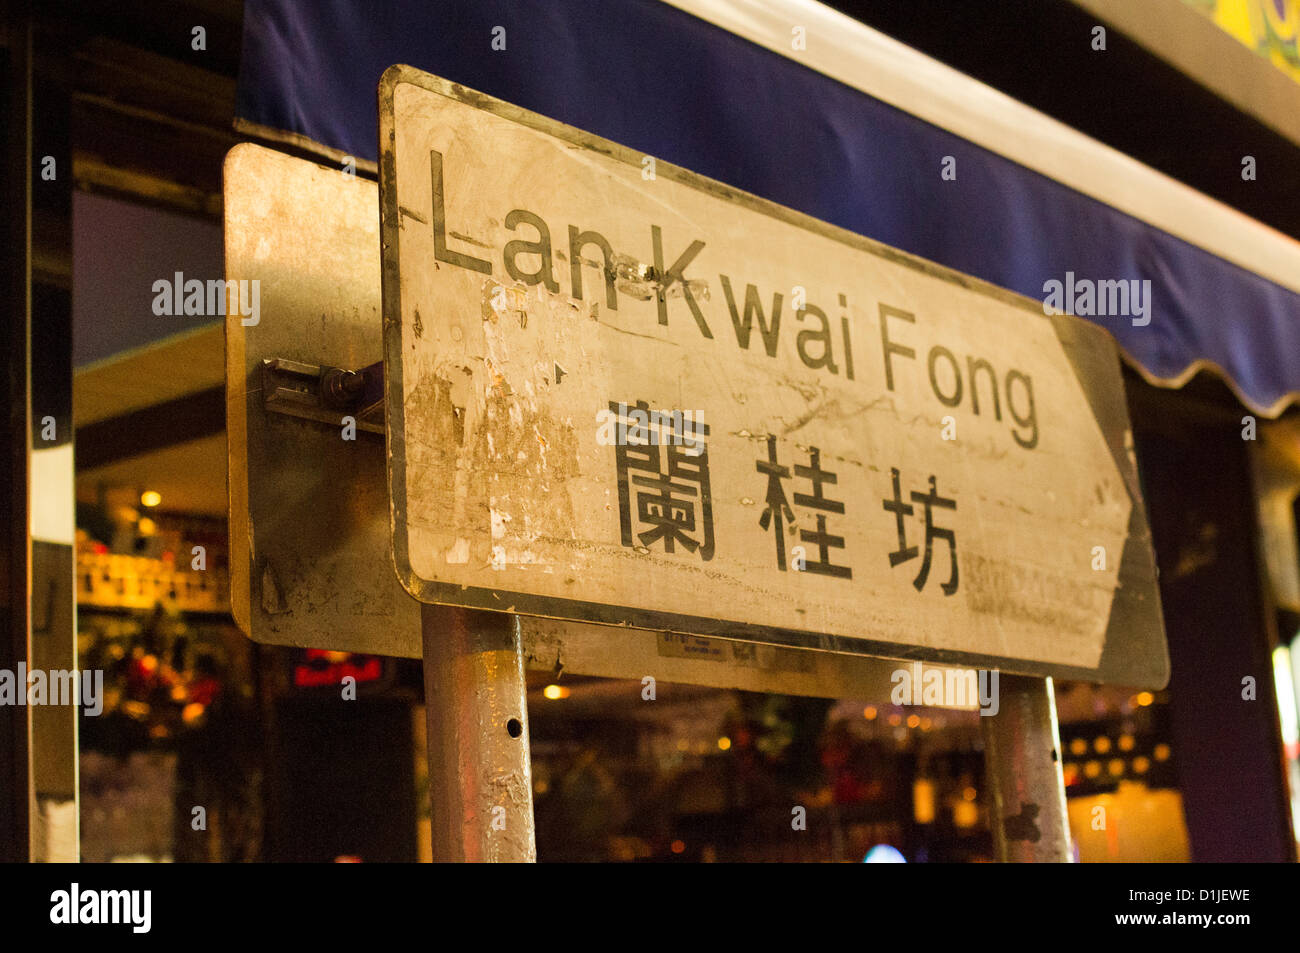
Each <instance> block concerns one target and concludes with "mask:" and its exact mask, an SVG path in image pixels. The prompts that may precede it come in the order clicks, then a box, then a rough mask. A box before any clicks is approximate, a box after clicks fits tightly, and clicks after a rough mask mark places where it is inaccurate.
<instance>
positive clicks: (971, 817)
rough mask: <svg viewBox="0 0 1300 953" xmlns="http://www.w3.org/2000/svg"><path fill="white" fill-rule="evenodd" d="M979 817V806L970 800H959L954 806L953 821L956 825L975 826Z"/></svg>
mask: <svg viewBox="0 0 1300 953" xmlns="http://www.w3.org/2000/svg"><path fill="white" fill-rule="evenodd" d="M979 819H980V809H979V807H978V806H977V805H975V804H972V803H970V802H969V801H958V802H957V803H956V804H954V805H953V806H952V823H953V825H954V826H956V827H974V826H975V825H976V824H978V823H979Z"/></svg>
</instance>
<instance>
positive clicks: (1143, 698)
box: [1138, 692, 1156, 708]
mask: <svg viewBox="0 0 1300 953" xmlns="http://www.w3.org/2000/svg"><path fill="white" fill-rule="evenodd" d="M1155 700H1156V696H1155V695H1152V694H1151V693H1150V692H1138V704H1139V705H1141V706H1142V707H1143V708H1146V707H1147V705H1150V704H1151V703H1152V702H1153V701H1155Z"/></svg>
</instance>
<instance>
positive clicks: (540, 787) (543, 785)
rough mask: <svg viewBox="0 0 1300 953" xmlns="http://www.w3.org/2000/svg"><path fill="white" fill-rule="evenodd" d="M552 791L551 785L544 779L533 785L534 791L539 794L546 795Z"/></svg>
mask: <svg viewBox="0 0 1300 953" xmlns="http://www.w3.org/2000/svg"><path fill="white" fill-rule="evenodd" d="M550 789H551V786H550V784H548V783H547V782H546V781H545V780H543V779H542V778H538V779H537V781H536V782H535V783H534V784H533V790H534V791H536V792H537V793H538V794H545V793H546V792H547V791H549V790H550Z"/></svg>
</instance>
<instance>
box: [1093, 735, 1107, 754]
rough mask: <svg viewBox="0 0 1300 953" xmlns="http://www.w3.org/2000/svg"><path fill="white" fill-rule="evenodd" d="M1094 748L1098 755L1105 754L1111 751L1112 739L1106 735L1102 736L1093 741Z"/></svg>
mask: <svg viewBox="0 0 1300 953" xmlns="http://www.w3.org/2000/svg"><path fill="white" fill-rule="evenodd" d="M1092 746H1093V748H1095V749H1096V751H1097V754H1105V753H1106V752H1107V751H1109V750H1110V739H1109V738H1107V737H1106V736H1105V735H1101V736H1100V737H1097V738H1094V739H1093V740H1092Z"/></svg>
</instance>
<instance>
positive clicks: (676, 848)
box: [669, 840, 686, 854]
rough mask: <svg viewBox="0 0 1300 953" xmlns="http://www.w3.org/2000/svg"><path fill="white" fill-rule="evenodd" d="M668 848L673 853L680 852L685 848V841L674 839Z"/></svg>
mask: <svg viewBox="0 0 1300 953" xmlns="http://www.w3.org/2000/svg"><path fill="white" fill-rule="evenodd" d="M669 850H671V851H672V852H673V853H674V854H680V853H682V852H683V851H685V850H686V842H685V841H680V840H675V841H673V843H672V846H671V847H670V848H669Z"/></svg>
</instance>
